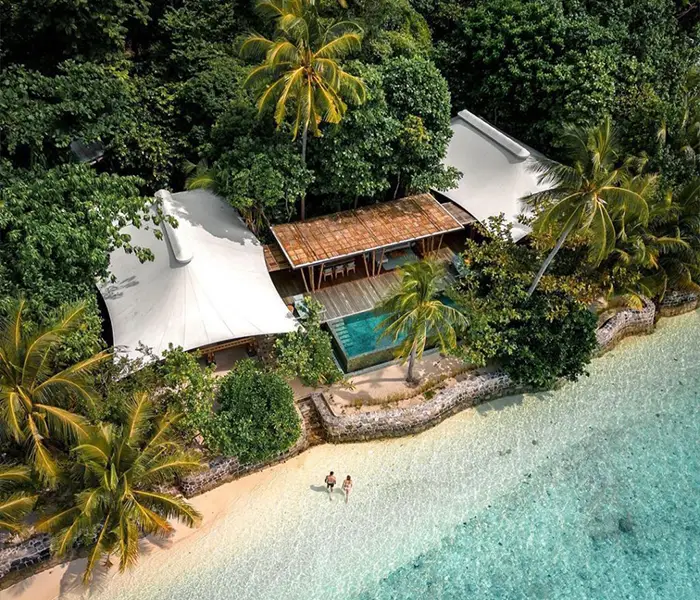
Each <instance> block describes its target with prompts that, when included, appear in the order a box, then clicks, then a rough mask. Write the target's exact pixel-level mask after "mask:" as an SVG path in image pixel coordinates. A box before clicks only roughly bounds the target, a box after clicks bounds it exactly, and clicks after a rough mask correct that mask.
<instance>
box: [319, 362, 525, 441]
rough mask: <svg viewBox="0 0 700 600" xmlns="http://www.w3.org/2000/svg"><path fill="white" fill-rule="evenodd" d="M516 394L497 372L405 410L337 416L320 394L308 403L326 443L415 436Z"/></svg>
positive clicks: (473, 379)
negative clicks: (472, 408)
mask: <svg viewBox="0 0 700 600" xmlns="http://www.w3.org/2000/svg"><path fill="white" fill-rule="evenodd" d="M518 391H521V390H520V387H519V386H517V385H515V384H514V383H513V381H511V379H510V377H508V375H506V374H505V373H503V372H500V371H497V372H495V373H486V374H483V375H477V376H475V377H470V378H469V379H465V380H464V381H461V382H459V383H457V384H456V385H454V386H452V387H450V388H447V389H445V390H442V391H441V392H439V393H438V394H436V395H435V396H434V397H433V398H432V399H431V400H427V401H426V402H423V403H421V404H419V405H415V406H410V407H407V408H392V409H388V410H379V411H374V412H366V413H354V414H351V415H340V416H337V415H334V414H333V413H332V412H331V410H330V409H329V407H328V404H326V400H325V398H324V397H323V395H322V394H318V393H315V394H312V395H311V400H312V402H313V403H314V405H315V406H316V410H318V413H319V415H320V417H321V423H322V424H323V428H324V430H325V432H326V440H327V441H328V442H331V443H339V442H359V441H366V440H373V439H377V438H385V437H400V436H403V435H411V434H414V433H419V432H421V431H425V430H426V429H428V428H430V427H432V426H433V425H437V424H438V423H439V422H441V421H443V420H444V419H446V418H447V417H449V416H450V415H453V414H455V413H458V412H460V411H462V410H464V409H465V408H469V407H470V406H475V405H476V404H480V403H481V402H485V401H486V400H491V399H494V398H499V397H501V396H507V395H509V394H514V393H517V392H518Z"/></svg>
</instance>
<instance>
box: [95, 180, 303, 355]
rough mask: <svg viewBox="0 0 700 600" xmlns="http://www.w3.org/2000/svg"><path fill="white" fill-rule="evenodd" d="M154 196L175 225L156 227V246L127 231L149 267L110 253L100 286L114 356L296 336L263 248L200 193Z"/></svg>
mask: <svg viewBox="0 0 700 600" xmlns="http://www.w3.org/2000/svg"><path fill="white" fill-rule="evenodd" d="M156 195H157V196H158V197H159V198H161V200H162V202H163V210H164V212H165V213H166V214H169V215H171V216H173V217H175V218H176V219H177V220H178V223H179V226H178V227H177V228H172V227H171V226H170V225H166V224H161V226H160V227H161V230H162V231H163V233H164V235H163V238H164V239H163V240H157V239H156V238H155V236H154V235H153V231H152V230H151V229H148V230H146V229H138V228H136V227H133V226H128V227H127V228H126V229H125V230H124V231H125V232H126V233H128V234H129V235H130V236H131V243H132V245H135V246H144V247H147V248H150V249H151V250H152V251H153V253H154V255H155V260H154V261H152V262H145V263H143V264H141V263H140V262H139V260H138V259H137V258H136V257H135V256H134V255H133V254H126V253H125V252H124V251H123V250H122V249H116V250H114V251H113V252H112V254H111V256H110V270H111V272H112V274H113V275H114V276H115V277H116V282H115V283H107V282H105V283H101V284H99V288H100V292H101V293H102V296H103V298H104V300H105V303H106V305H107V310H108V312H109V317H110V320H111V322H112V332H113V334H114V345H115V347H117V348H118V351H119V352H121V353H123V354H126V355H128V356H131V357H137V356H138V355H139V353H138V352H137V351H136V349H137V347H138V345H139V343H142V344H144V345H146V346H148V347H150V348H151V349H152V350H153V352H154V354H155V355H156V356H160V355H161V354H162V352H163V350H165V349H167V347H168V344H171V343H172V344H173V345H174V346H182V347H183V348H184V349H185V350H192V349H194V348H199V347H202V346H206V345H209V344H216V343H219V342H224V341H228V340H233V339H237V338H242V337H248V336H257V335H265V334H275V333H283V332H288V331H292V330H293V329H295V327H296V321H295V320H294V318H293V317H292V315H291V314H290V313H289V311H288V310H287V307H286V306H285V304H284V302H282V299H281V298H280V296H279V294H278V293H277V290H276V289H275V287H274V285H273V284H272V280H271V279H270V275H269V273H268V271H267V267H266V266H265V258H264V255H263V247H262V245H261V244H260V242H259V241H258V240H257V238H256V237H255V236H254V235H253V234H252V233H251V232H250V231H249V230H248V228H247V227H246V226H245V224H244V223H243V221H242V220H241V218H240V217H239V216H238V213H237V212H236V211H235V210H234V209H233V208H232V207H231V206H230V205H228V204H227V203H226V202H224V201H223V200H221V199H220V198H219V197H217V196H216V195H214V194H213V193H211V192H208V191H205V190H195V191H189V192H180V193H177V194H172V195H171V194H170V193H169V192H166V191H165V190H161V191H160V192H158V193H157V194H156Z"/></svg>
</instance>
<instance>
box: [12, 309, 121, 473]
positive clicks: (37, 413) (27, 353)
mask: <svg viewBox="0 0 700 600" xmlns="http://www.w3.org/2000/svg"><path fill="white" fill-rule="evenodd" d="M25 306H26V303H25V301H24V300H19V301H17V302H16V303H15V304H14V306H13V307H12V308H11V310H10V311H9V312H8V313H6V314H4V315H3V316H2V317H0V427H2V429H3V430H4V433H5V434H6V435H7V436H8V437H10V438H11V439H13V440H14V441H15V442H17V443H18V444H23V445H24V446H25V447H26V450H27V455H28V457H29V460H30V461H31V463H32V465H33V466H34V468H35V469H36V471H37V473H38V474H39V476H40V477H41V478H42V479H43V480H44V481H45V482H46V483H49V484H53V483H55V482H56V479H57V478H58V475H59V468H58V465H57V463H56V461H55V459H54V457H53V456H52V440H53V439H58V440H64V441H71V440H75V439H82V438H84V437H85V435H86V434H87V431H88V429H87V421H86V420H85V418H84V417H82V416H80V415H78V414H76V413H74V412H72V409H73V408H74V407H75V406H76V402H77V403H82V405H94V404H95V403H96V402H97V394H96V392H95V390H94V389H93V387H92V386H91V382H90V373H91V372H92V371H93V370H94V369H95V367H97V365H99V364H100V363H101V362H102V361H104V360H105V359H106V358H108V357H109V353H108V352H100V353H99V354H96V355H94V356H92V357H91V358H88V359H86V360H83V361H81V362H78V363H75V364H73V365H70V366H68V367H65V368H61V367H57V365H56V360H55V357H56V354H57V352H58V350H59V346H60V343H61V341H62V340H63V339H64V338H65V336H66V335H68V334H69V333H71V332H72V331H74V330H75V329H76V328H78V327H79V326H80V324H81V318H82V316H83V313H84V311H85V305H84V304H77V305H74V306H72V307H69V308H66V309H65V310H63V311H62V312H61V314H60V315H59V316H58V318H56V320H55V321H54V322H53V323H51V324H50V325H49V326H48V327H46V328H43V329H36V328H32V327H31V326H30V325H29V324H28V323H25V320H24V310H25Z"/></svg>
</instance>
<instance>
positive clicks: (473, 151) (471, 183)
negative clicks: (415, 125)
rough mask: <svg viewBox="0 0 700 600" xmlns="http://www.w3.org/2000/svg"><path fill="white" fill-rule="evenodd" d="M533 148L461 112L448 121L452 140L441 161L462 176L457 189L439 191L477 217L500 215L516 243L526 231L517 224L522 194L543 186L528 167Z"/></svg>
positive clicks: (469, 114) (530, 163) (484, 219)
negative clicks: (511, 226) (450, 122)
mask: <svg viewBox="0 0 700 600" xmlns="http://www.w3.org/2000/svg"><path fill="white" fill-rule="evenodd" d="M533 153H534V151H533V150H531V149H529V148H527V147H526V146H524V145H522V144H521V143H520V142H518V141H516V140H514V139H513V138H511V137H509V136H507V135H506V134H504V133H503V132H501V131H499V130H498V129H496V128H495V127H493V126H492V125H489V124H488V123H487V122H486V121H484V120H483V119H480V118H479V117H477V116H476V115H474V114H472V113H470V112H469V111H468V110H463V111H461V112H460V113H459V114H458V115H457V116H456V117H455V118H454V119H452V140H451V141H450V145H449V147H448V149H447V156H446V157H445V164H446V165H448V166H451V167H455V168H457V169H458V170H460V171H461V172H462V173H463V175H462V178H461V179H460V180H459V183H458V185H457V187H456V188H453V189H451V190H448V191H446V192H440V193H441V194H442V195H443V196H445V197H447V198H449V199H450V200H452V201H453V202H454V203H456V204H459V205H460V206H461V207H462V208H464V209H465V210H467V211H469V213H471V214H472V215H473V216H474V217H475V218H476V219H477V220H478V221H480V222H482V223H483V222H485V221H486V220H487V219H488V218H489V217H495V216H498V215H500V214H503V215H504V216H505V218H506V221H507V222H509V223H512V224H513V232H512V233H513V238H514V239H515V240H516V241H517V240H519V239H521V238H522V237H524V236H525V235H527V234H528V233H529V232H530V229H529V228H528V227H527V226H525V225H522V224H521V223H519V222H518V216H519V215H520V214H522V213H524V212H526V207H525V204H524V203H523V202H522V201H521V199H522V198H523V197H524V196H527V195H528V194H532V193H534V192H537V191H541V190H543V189H546V186H541V185H539V183H538V178H537V175H536V174H535V173H534V172H533V171H532V169H531V166H532V161H533Z"/></svg>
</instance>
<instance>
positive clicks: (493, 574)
mask: <svg viewBox="0 0 700 600" xmlns="http://www.w3.org/2000/svg"><path fill="white" fill-rule="evenodd" d="M590 372H591V376H590V377H584V378H583V379H582V380H581V381H579V382H578V383H575V384H567V385H565V386H563V387H562V388H561V389H559V390H557V391H555V392H552V393H546V394H537V395H526V396H517V397H513V398H509V399H504V400H501V401H497V402H494V403H490V404H487V405H483V406H481V407H479V408H478V409H475V410H469V411H465V412H463V413H461V414H459V415H457V416H455V417H453V418H451V419H449V420H447V421H446V422H444V423H443V424H441V425H439V426H438V427H436V428H434V429H432V430H430V431H427V432H425V433H424V434H421V435H417V436H412V437H409V438H405V439H394V440H387V441H382V442H373V443H366V444H344V445H339V446H330V445H326V446H320V447H317V448H314V449H313V450H311V451H309V452H307V453H306V454H304V455H302V456H300V457H298V458H296V459H293V460H292V461H289V462H288V463H287V464H285V465H283V466H281V467H278V468H276V469H274V470H273V471H271V472H269V473H268V475H267V476H264V477H262V478H261V479H260V480H259V481H260V483H258V484H256V486H255V487H254V488H253V489H251V490H249V491H248V492H246V494H245V495H242V496H240V497H239V498H237V499H236V500H235V502H234V503H233V504H232V505H231V506H229V507H228V508H227V512H226V513H225V514H224V515H223V516H221V517H219V519H218V520H217V521H214V522H213V523H211V524H210V525H209V526H208V527H206V523H205V531H204V532H202V534H201V535H199V536H198V537H197V538H196V539H195V540H193V541H191V542H189V543H187V544H185V543H184V542H183V544H185V545H182V546H180V547H179V546H176V547H175V548H173V549H171V550H167V551H164V552H158V553H154V554H153V555H151V556H148V555H147V556H145V557H143V559H142V563H141V564H140V565H139V566H138V568H137V569H136V570H135V571H134V572H133V573H131V574H128V575H126V576H124V577H121V578H117V579H115V580H114V581H112V582H111V583H110V584H109V585H108V586H107V587H105V588H104V589H102V590H101V591H99V592H98V593H97V594H96V595H95V596H94V597H96V598H100V599H103V600H105V599H110V600H146V599H148V600H199V599H202V600H203V599H211V600H224V599H227V600H228V599H231V600H234V599H235V600H268V599H269V600H273V599H274V600H302V599H303V600H328V599H333V600H370V599H372V600H389V599H391V600H402V599H405V600H422V599H445V600H446V599H454V600H467V599H474V600H496V599H498V600H525V599H536V600H539V599H557V600H559V599H562V600H563V599H567V600H569V599H576V600H577V599H581V600H589V599H594V600H604V599H610V600H613V599H615V600H617V599H630V600H646V599H649V600H651V599H663V600H665V599H668V600H697V599H698V598H700V408H699V406H700V400H699V396H698V394H699V393H700V315H699V314H698V313H694V314H691V315H686V316H683V317H678V318H676V319H673V320H662V321H661V323H660V324H659V328H658V331H657V332H656V333H655V334H654V335H652V336H650V337H645V338H638V339H634V340H628V341H626V342H623V344H622V345H621V346H620V347H619V348H618V349H616V350H614V351H612V352H611V353H609V354H607V355H605V356H604V357H602V358H601V359H598V360H596V361H595V362H594V364H593V365H592V366H591V369H590ZM330 469H335V470H336V471H337V472H338V473H339V474H340V475H341V477H344V475H345V474H346V473H351V474H352V475H353V479H354V480H355V489H354V491H353V495H352V497H351V499H350V503H349V504H347V505H346V504H344V503H343V502H342V501H341V497H340V496H337V497H336V498H334V499H333V501H329V497H328V496H327V494H325V492H323V486H322V481H323V476H324V475H325V474H326V473H327V472H328V470H330ZM263 475H265V474H263Z"/></svg>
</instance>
